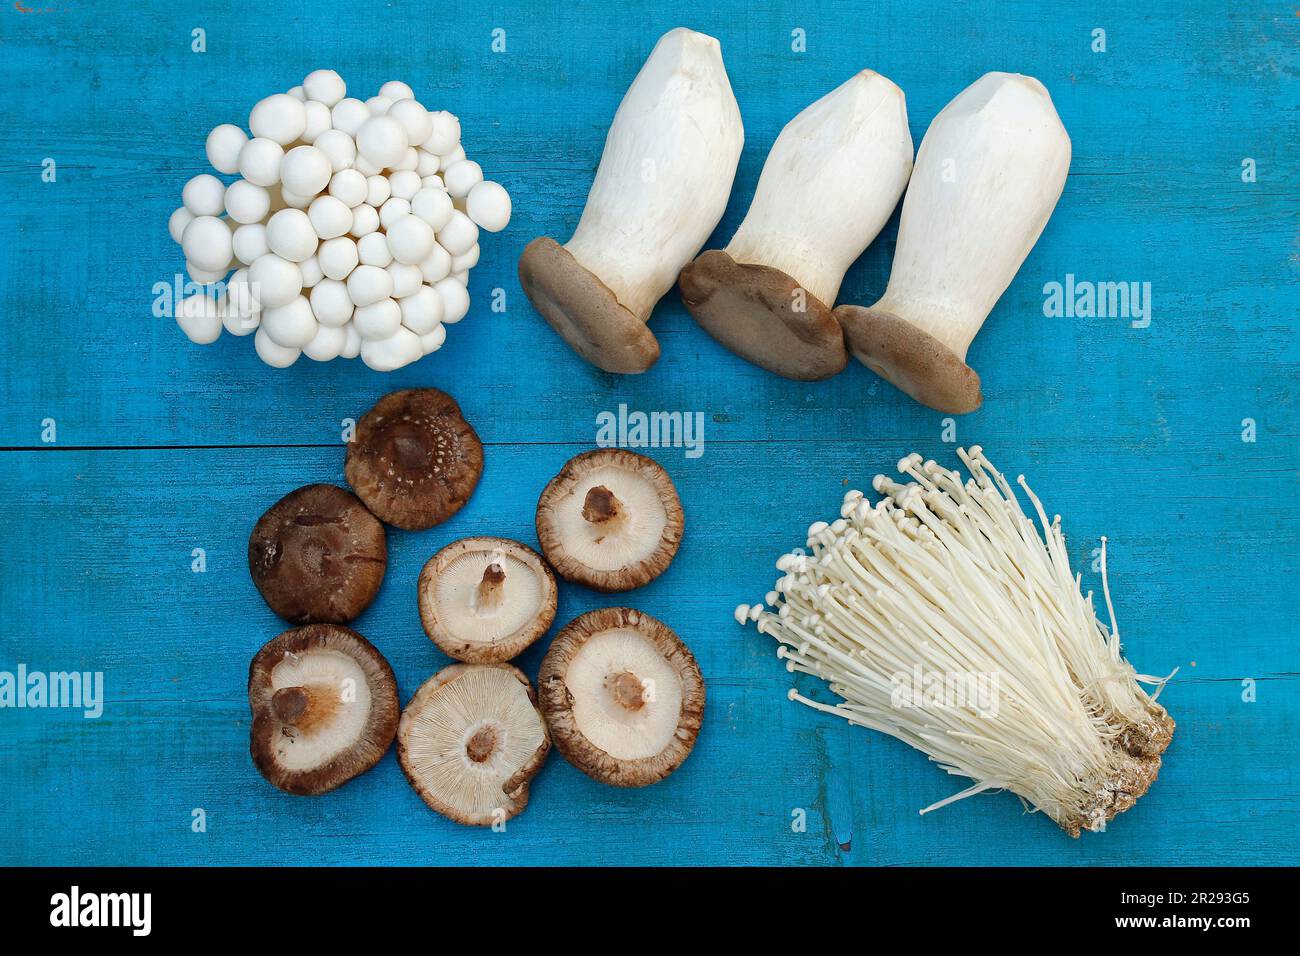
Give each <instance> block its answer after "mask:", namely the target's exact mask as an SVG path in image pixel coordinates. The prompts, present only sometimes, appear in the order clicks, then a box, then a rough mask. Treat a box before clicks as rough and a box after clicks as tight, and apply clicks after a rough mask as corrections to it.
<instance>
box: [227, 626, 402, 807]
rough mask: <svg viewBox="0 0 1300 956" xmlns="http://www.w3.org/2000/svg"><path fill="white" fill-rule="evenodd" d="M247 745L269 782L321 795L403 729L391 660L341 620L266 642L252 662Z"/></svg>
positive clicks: (362, 768) (361, 769) (360, 769)
mask: <svg viewBox="0 0 1300 956" xmlns="http://www.w3.org/2000/svg"><path fill="white" fill-rule="evenodd" d="M248 706H249V708H250V710H251V711H252V714H253V723H252V729H251V731H250V733H249V750H250V751H251V753H252V756H253V763H254V764H256V765H257V769H258V770H259V771H261V774H262V776H263V777H265V778H266V779H267V780H268V781H270V783H271V784H273V785H274V786H276V787H279V788H280V789H281V790H283V791H285V792H286V793H292V794H298V795H301V796H315V795H317V794H321V793H326V792H328V791H330V790H333V789H334V788H336V787H339V786H342V785H343V784H345V783H347V782H348V781H349V780H351V779H352V778H353V777H356V776H358V775H359V774H363V773H365V772H366V771H367V770H369V769H370V768H371V767H373V766H374V765H375V764H376V763H378V762H379V759H380V758H381V757H383V755H384V752H385V751H386V750H387V749H388V745H389V744H391V743H392V742H393V735H394V734H396V733H397V723H398V717H399V714H400V711H401V704H400V702H399V701H398V699H397V681H396V679H395V678H394V677H393V669H392V668H391V667H389V666H388V661H386V660H385V659H384V656H383V655H382V654H380V653H379V651H378V650H376V649H375V647H374V645H372V644H371V643H370V642H369V641H367V640H366V639H365V638H364V637H362V636H361V635H360V634H358V633H357V632H356V631H353V630H351V629H349V628H346V627H340V626H339V625H337V624H309V625H307V626H305V627H298V628H294V629H293V630H291V631H285V632H284V633H283V634H281V635H279V636H278V637H275V638H273V639H272V640H271V641H269V642H267V643H266V644H265V645H264V646H263V647H262V649H261V650H260V651H258V652H257V656H255V657H254V658H253V661H252V663H251V664H250V665H249V668H248Z"/></svg>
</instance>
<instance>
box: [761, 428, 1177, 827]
mask: <svg viewBox="0 0 1300 956" xmlns="http://www.w3.org/2000/svg"><path fill="white" fill-rule="evenodd" d="M957 454H958V455H959V456H960V458H961V460H962V462H963V463H964V464H965V465H966V468H967V470H968V471H969V472H970V475H971V477H970V478H969V479H965V480H963V478H962V476H961V474H960V473H958V472H956V471H950V470H948V469H946V468H943V467H941V466H939V465H937V464H936V463H935V462H933V461H922V459H921V456H920V455H917V454H912V455H909V456H907V457H906V458H904V459H902V460H901V461H900V462H899V463H898V470H899V471H900V472H901V473H902V475H903V477H904V479H906V480H905V481H904V482H902V483H900V482H897V481H894V480H892V479H891V478H889V477H887V476H885V475H877V476H876V478H875V481H874V482H873V483H872V487H873V489H874V490H875V491H876V493H877V494H879V495H880V500H879V501H877V502H876V503H875V504H872V503H871V501H870V500H868V498H867V497H866V496H865V495H864V494H863V493H862V492H860V491H850V492H849V493H848V494H847V495H845V497H844V503H843V505H842V507H841V509H840V517H839V519H838V520H836V521H834V522H832V523H830V524H827V523H826V522H824V521H818V522H816V523H815V524H813V525H812V526H811V527H810V528H809V529H808V541H807V544H808V550H807V551H806V552H805V551H796V552H792V553H789V554H785V555H782V556H781V558H780V559H779V560H778V561H777V563H776V567H777V570H779V571H780V572H781V574H782V576H781V578H780V579H779V580H778V581H777V583H776V587H775V589H774V590H772V591H770V592H768V594H767V595H766V597H765V599H764V601H763V602H762V603H759V604H756V605H753V606H752V607H751V606H749V605H746V604H742V605H740V606H739V607H737V608H736V610H735V617H736V620H737V621H738V622H740V623H741V624H744V623H746V622H754V623H756V624H757V625H758V630H759V631H760V632H761V633H763V634H767V635H769V636H771V637H773V638H775V639H776V640H777V641H778V642H779V644H780V647H779V648H778V654H777V656H778V657H780V658H781V659H783V660H784V661H785V662H786V666H787V668H788V669H789V670H790V671H791V672H792V673H802V674H811V675H813V676H815V677H820V678H822V679H823V680H825V681H826V682H827V684H828V685H829V689H830V691H831V693H833V694H834V695H836V696H837V697H839V701H838V702H836V703H826V702H823V701H820V700H816V699H814V698H811V697H807V696H805V695H803V694H802V693H800V692H799V691H797V690H794V689H791V690H790V692H789V697H790V699H791V700H795V701H799V702H801V703H803V704H807V705H808V706H810V707H813V708H815V709H817V710H820V711H824V712H826V713H828V714H835V715H837V716H839V717H842V718H844V719H845V720H847V721H848V722H849V723H851V724H856V725H858V726H862V727H868V728H871V729H874V730H878V731H881V732H882V733H886V734H889V735H891V736H893V737H896V738H898V739H899V740H901V741H903V742H904V743H907V744H910V745H911V746H913V747H915V748H916V749H918V750H921V751H923V752H925V753H926V754H928V755H929V756H930V758H931V759H932V760H934V761H936V762H937V763H938V764H939V765H940V766H942V767H943V768H944V769H945V770H947V771H948V773H950V774H954V775H956V776H961V777H968V778H970V779H971V780H972V781H973V783H972V784H971V785H970V786H969V787H967V788H966V789H964V790H962V791H961V792H959V793H957V794H955V795H953V796H950V797H948V798H947V799H944V800H941V801H939V802H938V803H936V804H934V805H933V806H932V807H929V808H927V809H937V808H938V807H941V806H944V805H945V804H948V803H951V802H953V801H954V800H960V799H962V798H964V797H969V796H971V795H973V794H976V793H980V792H982V791H986V790H999V789H1006V790H1011V791H1014V792H1015V793H1017V794H1019V795H1020V796H1021V798H1022V799H1024V800H1025V801H1026V802H1027V803H1029V804H1030V805H1032V806H1034V807H1036V808H1038V809H1040V810H1043V811H1044V812H1046V813H1047V814H1048V815H1049V816H1050V817H1051V818H1052V819H1053V820H1055V821H1056V822H1057V823H1058V824H1060V825H1061V826H1062V827H1063V828H1064V829H1066V830H1067V831H1069V832H1070V833H1071V834H1072V835H1075V836H1077V835H1078V833H1079V831H1080V830H1081V829H1088V830H1100V829H1104V828H1105V823H1106V821H1107V820H1108V819H1110V818H1111V817H1113V816H1114V815H1115V814H1116V813H1119V812H1122V811H1123V810H1125V809H1127V808H1128V807H1130V806H1132V805H1133V803H1134V801H1136V800H1137V799H1138V797H1140V796H1141V795H1142V794H1143V793H1144V792H1145V791H1146V789H1147V787H1148V786H1150V784H1151V783H1152V781H1154V780H1155V777H1156V773H1157V772H1158V771H1159V769H1160V754H1161V752H1162V751H1163V750H1164V749H1165V747H1166V746H1167V745H1168V743H1169V740H1170V737H1171V736H1172V734H1173V729H1174V725H1173V721H1172V720H1171V719H1170V718H1169V715H1168V714H1167V713H1166V712H1165V709H1164V708H1163V707H1162V706H1160V705H1159V704H1158V703H1156V697H1157V696H1159V688H1161V687H1163V686H1164V683H1165V681H1166V680H1168V678H1165V679H1163V680H1162V679H1158V678H1154V677H1149V676H1144V675H1141V674H1138V673H1136V672H1135V671H1134V669H1133V667H1132V665H1130V664H1129V663H1128V661H1127V660H1125V659H1124V657H1123V656H1122V655H1121V653H1120V640H1119V630H1118V629H1117V628H1116V626H1115V614H1114V609H1113V608H1112V606H1111V599H1110V587H1109V582H1108V580H1107V576H1106V544H1105V543H1106V539H1105V538H1102V539H1101V541H1102V546H1101V552H1100V566H1101V581H1102V593H1103V595H1104V597H1105V602H1106V608H1107V611H1108V616H1109V617H1110V625H1109V627H1108V626H1107V625H1105V624H1103V623H1102V622H1101V621H1100V620H1099V619H1098V617H1097V614H1096V611H1095V609H1094V607H1093V599H1092V594H1091V592H1089V593H1088V594H1086V595H1085V594H1083V592H1082V588H1081V583H1082V582H1081V578H1080V576H1079V575H1078V574H1076V573H1074V572H1073V571H1072V570H1071V569H1070V559H1069V552H1068V551H1067V549H1066V545H1065V537H1064V535H1063V534H1062V531H1061V518H1060V515H1057V516H1055V517H1054V518H1053V519H1051V520H1050V521H1049V520H1048V517H1047V513H1046V512H1045V511H1044V509H1043V506H1042V504H1041V502H1040V501H1039V499H1038V498H1037V497H1036V496H1035V495H1034V493H1033V492H1032V491H1030V489H1029V485H1028V484H1026V482H1025V479H1024V477H1023V476H1021V477H1020V478H1018V479H1017V483H1018V484H1019V485H1020V487H1021V489H1023V491H1024V493H1025V495H1026V496H1027V497H1028V498H1029V501H1030V503H1031V504H1032V512H1031V513H1029V514H1026V512H1025V510H1023V509H1022V508H1021V506H1020V503H1019V501H1018V500H1017V496H1016V493H1015V491H1014V489H1013V488H1012V485H1011V483H1010V482H1008V481H1007V480H1006V478H1005V477H1004V476H1003V475H1002V474H1001V473H999V472H998V471H997V470H996V469H995V468H994V467H993V465H992V464H991V463H990V462H989V460H988V458H986V457H985V455H984V452H983V450H982V449H981V448H980V447H979V446H973V447H971V448H970V449H969V450H962V449H958V452H957ZM1035 517H1036V518H1037V524H1036V523H1035V521H1034V518H1035ZM918 668H919V669H920V672H922V673H924V674H926V675H967V676H969V675H991V676H995V677H996V678H997V684H996V685H995V687H996V692H997V701H996V706H995V707H993V708H991V709H986V710H984V711H983V712H978V711H977V710H976V709H974V708H970V707H962V706H958V707H945V706H937V707H934V706H915V705H914V704H908V703H906V702H904V703H900V698H899V695H898V690H899V686H900V677H901V678H904V679H905V678H906V676H907V675H909V674H912V673H914V672H917V669H918ZM1171 676H1172V675H1171ZM1143 683H1145V684H1154V685H1156V686H1157V691H1156V693H1155V694H1151V695H1148V694H1147V693H1146V691H1145V690H1143V689H1142V688H1141V687H1140V686H1139V684H1143ZM922 812H925V811H922Z"/></svg>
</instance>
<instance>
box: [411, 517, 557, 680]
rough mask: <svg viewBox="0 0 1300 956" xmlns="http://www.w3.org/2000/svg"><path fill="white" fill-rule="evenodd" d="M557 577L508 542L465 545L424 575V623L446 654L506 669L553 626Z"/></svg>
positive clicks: (457, 544) (442, 555)
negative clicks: (503, 664)
mask: <svg viewBox="0 0 1300 956" xmlns="http://www.w3.org/2000/svg"><path fill="white" fill-rule="evenodd" d="M557 593H558V592H557V589H556V586H555V576H554V575H553V574H552V573H551V569H550V568H549V567H547V566H546V562H545V561H543V560H542V557H541V555H539V554H538V553H537V552H536V551H534V550H533V549H532V548H530V547H528V546H527V545H524V544H521V543H520V542H518V541H512V540H511V539H509V538H492V537H479V538H462V539H461V540H459V541H454V542H452V543H451V544H449V545H447V546H446V547H445V548H443V549H442V550H441V551H439V552H438V553H437V554H435V555H434V556H433V557H432V558H430V559H429V561H428V563H427V564H425V566H424V570H423V571H421V572H420V583H419V599H420V621H421V622H422V623H423V625H424V631H425V633H426V634H428V635H429V638H430V639H431V640H432V641H433V642H434V643H435V644H437V645H438V647H439V648H441V649H442V650H443V652H445V653H446V654H448V655H449V656H451V657H454V658H456V659H457V660H461V661H468V662H470V663H473V664H489V663H498V662H501V661H508V660H511V659H512V658H514V657H517V656H518V655H520V654H522V653H523V652H524V650H525V649H526V648H527V647H528V646H529V645H531V644H532V643H533V642H534V641H536V640H537V639H538V638H539V637H541V636H542V635H543V634H545V633H546V631H547V630H548V629H549V628H550V626H551V623H552V622H553V621H554V620H555V603H556V598H557Z"/></svg>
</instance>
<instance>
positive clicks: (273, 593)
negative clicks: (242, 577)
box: [248, 485, 388, 624]
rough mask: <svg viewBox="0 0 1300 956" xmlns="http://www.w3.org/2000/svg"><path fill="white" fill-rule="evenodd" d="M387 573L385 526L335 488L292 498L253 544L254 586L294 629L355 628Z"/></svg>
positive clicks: (265, 521) (279, 505)
mask: <svg viewBox="0 0 1300 956" xmlns="http://www.w3.org/2000/svg"><path fill="white" fill-rule="evenodd" d="M387 566H388V548H387V544H386V540H385V537H384V526H383V525H382V524H380V523H379V521H378V519H376V518H375V516H374V515H372V514H371V513H370V512H369V511H367V510H366V507H365V506H364V505H363V504H362V503H361V502H360V501H358V500H357V498H356V496H355V495H353V494H351V493H350V492H348V491H345V490H344V489H342V488H339V487H337V486H335V485H307V486H306V487H304V488H299V489H298V490H297V491H291V492H289V494H287V495H285V496H284V497H283V498H281V499H280V500H279V501H277V502H276V503H275V504H274V505H272V506H271V507H270V509H268V510H267V512H266V513H265V514H264V515H262V517H261V518H260V519H258V522H257V524H256V525H254V526H253V533H252V534H251V535H249V538H248V570H249V573H250V574H251V575H252V577H253V583H254V584H255V585H257V590H258V591H260V592H261V594H262V598H263V600H265V601H266V603H267V604H268V605H269V606H270V608H271V610H272V611H274V612H275V613H276V614H278V615H280V616H281V617H282V618H284V619H285V620H287V621H289V622H290V623H291V624H311V623H321V622H323V623H329V624H346V623H347V622H348V621H351V620H352V619H353V618H355V617H356V616H357V615H358V614H360V613H361V612H362V611H364V610H365V609H366V608H367V607H368V606H369V605H370V602H371V601H373V600H374V599H375V595H376V594H378V593H379V585H380V584H381V583H382V582H383V580H384V569H385V568H386V567H387Z"/></svg>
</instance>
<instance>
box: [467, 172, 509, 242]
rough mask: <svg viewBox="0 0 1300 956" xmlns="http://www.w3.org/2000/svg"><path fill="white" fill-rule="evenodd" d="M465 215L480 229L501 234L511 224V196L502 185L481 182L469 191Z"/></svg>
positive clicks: (488, 181) (489, 181)
mask: <svg viewBox="0 0 1300 956" xmlns="http://www.w3.org/2000/svg"><path fill="white" fill-rule="evenodd" d="M465 213H466V215H468V216H469V218H470V219H472V220H473V221H474V223H475V224H476V225H477V226H478V227H479V228H480V229H486V230H487V231H488V232H500V231H501V230H502V229H504V228H505V227H506V226H507V225H509V223H510V194H509V193H508V192H506V189H505V187H504V186H502V185H501V184H500V183H494V182H492V181H491V180H487V181H485V182H481V183H479V184H477V185H476V186H475V187H474V188H473V189H471V190H470V191H469V196H468V197H466V199H465Z"/></svg>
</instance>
